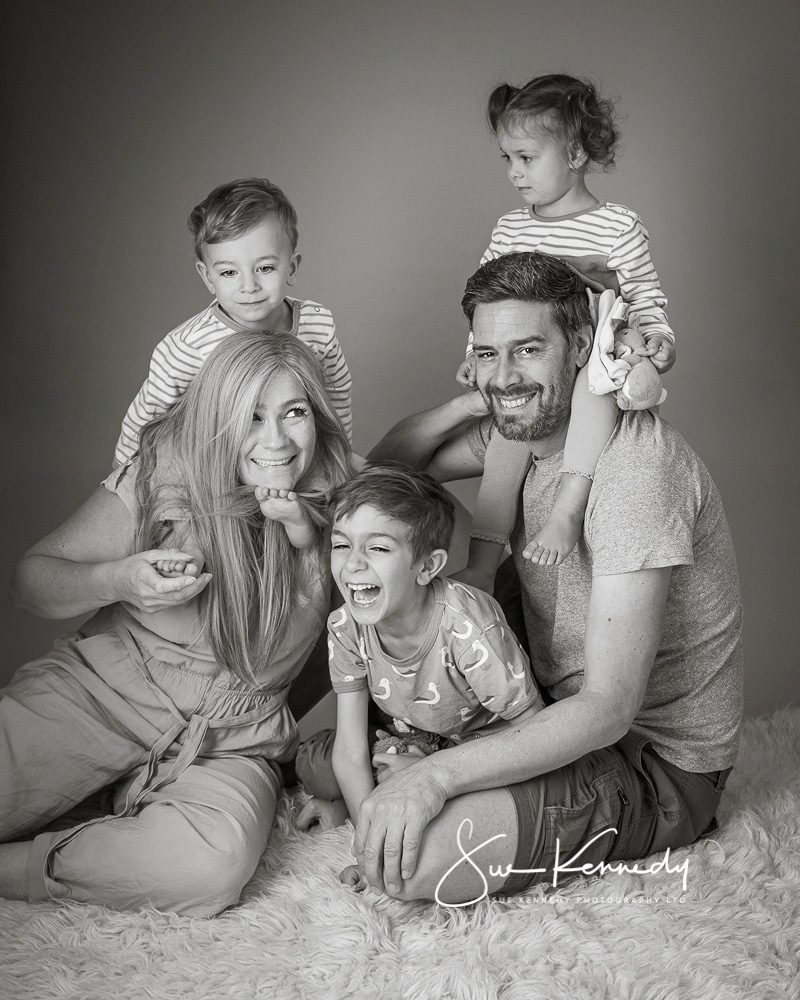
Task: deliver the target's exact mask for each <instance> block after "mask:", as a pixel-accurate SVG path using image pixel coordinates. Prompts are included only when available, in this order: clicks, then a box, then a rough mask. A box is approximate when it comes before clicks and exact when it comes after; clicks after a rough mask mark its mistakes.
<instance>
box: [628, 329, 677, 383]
mask: <svg viewBox="0 0 800 1000" xmlns="http://www.w3.org/2000/svg"><path fill="white" fill-rule="evenodd" d="M646 344H647V347H646V348H645V349H644V350H642V349H641V348H639V349H637V351H636V353H637V354H639V355H641V356H642V357H643V358H650V360H651V361H652V362H653V365H654V366H655V369H656V371H657V372H658V373H659V375H664V374H665V373H666V372H668V371H669V370H670V368H672V366H673V365H674V364H675V358H676V351H675V343H674V341H673V340H671V339H670V338H669V337H667V336H666V335H665V334H663V333H652V334H650V336H649V337H646Z"/></svg>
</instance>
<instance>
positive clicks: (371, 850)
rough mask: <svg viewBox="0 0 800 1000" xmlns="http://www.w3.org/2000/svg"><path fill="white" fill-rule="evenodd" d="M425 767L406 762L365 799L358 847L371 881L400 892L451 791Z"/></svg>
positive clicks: (380, 886)
mask: <svg viewBox="0 0 800 1000" xmlns="http://www.w3.org/2000/svg"><path fill="white" fill-rule="evenodd" d="M422 770H423V769H422V768H421V767H415V768H406V769H405V770H403V771H399V772H397V773H396V774H394V775H393V776H392V777H391V779H387V780H386V781H384V782H383V783H382V784H380V785H379V786H378V787H377V788H376V789H375V790H374V791H373V792H372V793H371V794H370V795H368V796H367V797H366V798H365V799H364V801H363V802H362V803H361V808H360V809H359V811H358V822H357V823H356V835H355V840H354V842H353V852H354V854H355V856H356V858H357V860H358V863H359V865H360V866H361V870H362V871H363V872H364V874H365V876H366V879H367V881H368V882H369V884H370V885H371V886H373V887H374V888H376V889H379V890H380V891H381V892H385V891H386V888H385V887H387V886H388V888H389V891H390V892H398V891H399V889H400V885H401V883H402V881H403V879H408V878H411V876H412V875H413V874H414V872H415V870H416V867H417V857H418V856H419V849H420V845H421V843H422V835H423V833H424V832H425V827H426V826H427V825H428V824H429V823H430V821H431V820H432V819H434V818H435V817H436V816H438V815H439V813H440V812H441V811H442V809H443V808H444V805H445V803H446V802H447V792H446V790H445V789H444V787H443V786H442V785H440V784H439V783H438V782H437V781H436V780H435V778H433V777H430V776H429V775H428V774H426V773H420V772H422Z"/></svg>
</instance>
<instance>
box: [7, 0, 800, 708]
mask: <svg viewBox="0 0 800 1000" xmlns="http://www.w3.org/2000/svg"><path fill="white" fill-rule="evenodd" d="M793 10H794V5H790V4H786V5H784V4H776V3H770V2H762V3H760V4H759V5H757V6H756V5H754V4H748V5H745V4H740V3H730V2H727V0H725V2H723V0H719V2H702V0H701V2H687V3H684V2H675V0H671V2H669V3H661V4H654V3H640V2H639V3H633V2H631V3H626V2H613V0H612V2H599V3H598V2H596V0H593V2H574V0H573V2H571V3H561V4H555V3H553V4H551V3H540V2H536V0H525V2H517V0H495V2H493V3H483V4H480V3H475V2H454V0H438V2H436V3H429V2H425V3H414V2H410V3H409V2H406V3H403V4H382V3H374V2H372V3H361V2H351V3H347V2H345V3H323V2H317V3H305V2H302V0H299V2H296V3H293V4H277V3H267V2H265V3H246V2H214V3H210V2H197V0H193V2H183V0H172V2H170V3H163V2H158V3H151V2H142V0H138V2H136V3H133V4H131V3H121V2H102V3H88V2H71V3H69V4H63V3H42V2H30V3H27V4H25V5H24V6H22V7H17V8H16V9H15V11H14V13H13V15H12V16H11V17H10V18H9V17H8V15H7V16H6V23H5V29H4V31H5V48H6V50H7V51H6V53H5V58H4V73H5V81H4V87H3V101H4V108H5V111H4V114H5V125H4V139H5V149H6V167H5V171H4V202H5V204H4V209H3V218H4V229H5V239H4V248H5V254H4V258H5V259H4V281H5V286H4V290H3V291H4V294H3V300H2V301H3V323H2V326H3V333H4V337H5V348H4V351H3V362H4V366H5V372H4V378H3V392H2V405H3V408H4V416H3V421H2V426H3V429H4V432H5V435H6V450H5V460H4V462H3V466H2V468H3V475H4V480H5V481H4V496H5V509H4V524H3V528H4V530H3V548H2V572H3V574H4V575H5V576H6V577H8V576H9V575H10V573H11V570H12V568H13V565H14V563H15V561H16V559H17V558H18V557H19V555H21V553H22V552H23V550H24V549H25V548H26V547H27V546H29V545H30V544H32V543H33V542H34V541H35V540H36V539H37V538H38V537H40V536H41V535H43V534H44V533H45V532H47V531H49V530H50V529H51V528H53V527H54V526H55V525H57V524H58V523H59V522H60V521H61V520H63V519H64V518H65V517H66V516H67V515H68V514H70V513H71V512H72V511H73V510H74V509H75V507H77V505H78V504H79V503H80V502H81V501H82V500H83V499H84V498H85V497H86V496H87V495H88V494H89V493H90V492H91V490H92V489H93V488H94V487H95V486H96V485H97V483H99V481H100V479H101V478H102V477H103V476H104V474H105V473H106V472H107V471H108V469H109V466H110V462H111V456H112V450H113V445H114V442H115V440H116V436H117V431H118V427H119V422H120V419H121V417H122V414H123V412H124V411H125V408H126V407H127V405H128V402H129V401H130V399H131V398H132V397H133V395H134V393H135V392H136V390H137V389H138V387H139V385H140V383H141V380H142V378H143V376H144V374H145V371H146V366H147V362H148V359H149V356H150V353H151V350H152V348H153V346H154V345H155V344H156V342H157V341H158V340H159V339H160V338H161V337H162V336H163V335H164V334H165V333H166V332H167V331H168V330H170V329H171V328H172V327H173V326H175V325H176V324H177V323H178V322H180V321H181V320H183V319H184V318H186V317H188V316H189V315H191V314H192V313H194V312H196V311H197V310H199V309H200V308H202V307H203V306H204V304H205V303H206V302H207V295H206V293H205V290H204V289H203V287H202V285H201V283H200V281H199V279H198V278H197V276H196V274H195V272H194V267H193V262H192V254H191V249H190V245H189V239H188V234H187V231H186V226H185V219H186V215H187V214H188V212H189V210H190V209H191V207H192V206H193V205H194V204H195V203H196V202H197V201H199V200H200V199H201V198H202V197H203V196H204V195H205V194H206V193H207V192H208V191H209V190H210V188H211V187H213V186H214V185H216V184H218V183H220V182H221V181H224V180H229V179H232V178H235V177H241V176H246V175H251V174H259V175H264V176H268V177H270V178H271V179H273V180H274V181H275V182H277V183H278V184H280V185H281V186H282V187H284V188H285V190H286V191H287V193H288V194H289V196H290V197H291V198H292V200H293V201H294V204H295V205H296V207H297V210H298V213H299V216H300V249H301V251H302V253H303V265H302V268H301V271H300V276H299V281H298V285H297V293H298V294H299V295H301V296H303V297H306V298H314V299H317V300H319V301H321V302H323V303H324V304H325V305H327V306H329V307H330V308H331V309H332V310H333V312H334V315H335V317H336V320H337V323H338V330H339V335H340V339H341V343H342V345H343V347H344V350H345V352H346V355H347V358H348V360H349V363H350V367H351V370H352V373H353V377H354V380H355V393H354V404H355V435H356V445H357V448H358V449H359V450H360V451H362V452H364V451H366V450H367V449H368V448H369V447H370V446H371V445H372V444H373V443H374V442H375V440H376V439H377V438H378V436H379V435H380V434H382V433H383V432H384V431H385V430H386V429H387V428H388V427H389V426H390V425H391V424H392V423H394V422H395V421H396V420H397V419H399V418H400V417H401V416H403V415H405V414H406V413H408V412H411V411H414V410H417V409H421V408H423V407H426V406H429V405H432V404H434V403H437V402H440V401H442V400H444V399H445V398H446V397H447V396H448V394H449V393H452V392H453V391H454V390H455V389H456V384H455V382H454V380H453V373H454V371H455V369H456V366H457V364H458V362H459V359H460V358H461V357H462V355H463V349H464V340H465V336H466V329H465V326H464V322H463V321H462V318H461V315H460V311H459V305H458V303H459V299H460V296H461V291H462V289H463V285H464V282H465V280H466V278H467V277H468V276H469V275H470V273H471V272H472V271H473V270H474V269H475V267H476V266H477V264H478V261H479V259H480V256H481V253H482V251H483V249H484V247H485V246H486V244H487V241H488V237H489V234H490V232H491V229H492V226H493V224H494V222H495V220H496V219H497V217H498V216H499V215H501V214H502V213H503V212H506V211H509V210H510V209H512V208H514V207H516V206H517V204H518V202H517V199H516V196H515V194H514V192H513V190H512V189H511V187H510V185H509V184H508V182H507V181H506V179H505V175H504V170H503V166H502V164H501V162H500V158H499V155H498V152H497V150H496V147H495V145H494V142H493V140H492V138H491V136H490V135H489V134H488V132H487V131H486V128H485V126H484V124H483V117H482V116H483V108H484V104H485V99H486V96H487V95H488V93H489V91H490V90H491V88H492V87H493V86H494V85H496V84H497V83H498V82H500V81H502V80H506V79H507V80H509V81H511V82H518V83H519V82H523V81H524V80H526V79H528V78H529V77H530V76H532V75H535V74H538V73H542V72H550V71H559V70H565V71H568V72H573V73H577V74H584V75H588V76H590V77H592V78H594V79H595V80H597V81H598V82H599V83H600V84H601V86H602V87H603V89H604V90H605V91H606V92H608V93H610V94H612V95H618V96H619V98H620V105H619V107H620V111H621V113H622V116H623V117H622V126H623V130H624V150H623V153H622V155H621V157H620V160H619V166H618V167H617V169H616V170H615V171H613V172H612V173H610V174H608V175H603V174H600V175H598V176H597V177H596V178H595V179H594V180H593V181H592V182H591V184H590V187H591V188H592V190H594V191H595V193H597V194H598V195H600V196H601V197H605V198H608V199H609V200H618V201H621V202H623V203H624V204H627V205H629V206H630V207H632V208H634V209H636V210H637V211H638V212H639V213H640V214H641V216H642V217H643V219H644V221H645V224H646V225H647V227H648V228H649V230H650V234H651V245H652V251H653V258H654V260H655V264H656V267H657V269H658V271H659V273H660V276H661V279H662V284H663V286H664V288H665V290H666V292H667V294H668V296H669V300H670V304H669V310H668V311H669V316H670V320H671V322H672V325H673V328H674V329H675V331H676V333H677V337H678V345H679V352H678V363H677V365H676V367H675V369H674V371H673V373H672V374H671V375H670V376H668V382H667V385H668V389H669V399H668V401H667V403H666V404H665V406H664V408H663V412H664V415H665V416H666V417H667V418H668V419H669V420H671V421H672V422H673V423H674V424H675V425H676V426H677V427H678V428H679V429H680V430H681V431H682V432H683V433H684V434H685V436H686V437H687V438H688V439H689V441H690V442H691V443H692V444H693V445H694V447H695V448H696V449H697V451H698V452H699V454H700V455H701V457H702V458H703V459H704V460H705V462H706V464H707V465H708V467H709V469H710V470H711V473H712V475H713V476H714V478H715V479H716V481H717V483H718V485H719V487H720V490H721V492H722V494H723V498H724V500H725V506H726V509H727V512H728V516H729V519H730V521H731V526H732V529H733V533H734V538H735V542H736V548H737V552H738V558H739V569H740V573H741V577H742V584H743V589H744V597H745V603H746V627H747V632H746V637H747V658H746V663H747V684H746V707H747V710H748V712H749V713H751V714H752V713H759V712H764V711H771V710H772V709H773V708H775V707H777V706H780V705H783V704H786V703H787V702H789V701H790V700H791V699H792V698H794V697H795V696H796V695H797V693H798V688H799V684H798V676H799V675H800V672H799V671H798V669H797V668H798V649H800V627H799V626H800V614H798V610H797V597H798V588H797V583H796V580H797V565H798V558H797V556H798V543H797V534H798V532H797V515H796V497H797V495H798V449H797V439H798V423H799V422H798V392H797V384H796V382H795V379H796V378H797V374H798V365H797V359H798V347H797V339H798V338H797V319H796V317H797V309H796V306H795V301H794V296H795V295H796V292H795V284H796V275H797V273H798V268H797V259H796V255H794V250H795V247H796V240H797V225H798V213H797V188H796V183H795V181H794V174H795V172H796V170H797V164H798V142H797V129H796V113H795V111H796V105H797V100H798V96H800V95H799V94H798V87H797V70H796V52H795V51H794V41H795V39H796V37H797V20H796V16H795V15H794V14H793ZM462 495H465V496H467V497H468V496H470V495H471V494H470V493H469V491H467V493H465V494H462ZM2 615H3V621H2V634H3V644H4V654H3V660H2V668H1V672H0V682H1V681H2V680H3V679H6V678H7V677H8V676H9V675H10V673H11V672H12V671H13V669H14V668H15V667H16V666H17V665H18V664H19V663H21V662H23V661H24V660H26V659H28V658H31V657H33V656H34V655H36V654H38V653H40V652H43V651H44V650H45V649H46V648H47V646H48V643H49V641H50V639H51V638H52V637H53V636H54V635H55V634H56V633H57V631H58V630H59V629H62V628H63V626H62V625H57V624H56V623H48V622H39V621H36V620H34V619H32V618H30V617H29V616H27V615H25V614H23V613H21V612H17V611H15V610H13V609H12V608H11V606H10V604H8V603H5V604H3V608H2Z"/></svg>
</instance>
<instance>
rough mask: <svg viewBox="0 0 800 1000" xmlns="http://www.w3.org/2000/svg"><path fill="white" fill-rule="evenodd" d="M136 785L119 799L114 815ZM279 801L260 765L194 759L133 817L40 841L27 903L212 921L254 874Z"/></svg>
mask: <svg viewBox="0 0 800 1000" xmlns="http://www.w3.org/2000/svg"><path fill="white" fill-rule="evenodd" d="M170 764H171V761H166V762H164V763H162V764H161V765H159V772H158V773H159V774H160V773H162V771H164V770H168V768H169V766H170ZM135 777H136V776H135V775H131V777H130V779H129V780H126V782H125V783H124V785H123V786H122V787H120V789H119V790H118V792H117V796H116V802H117V806H118V808H122V807H123V805H124V802H125V796H126V794H127V788H128V786H129V784H130V783H131V782H132V781H133V780H134V779H135ZM279 791H280V780H279V778H278V775H277V772H276V768H275V767H274V766H273V765H272V764H270V762H269V761H266V760H263V759H262V758H259V757H236V756H231V757H219V758H199V759H197V760H195V761H194V763H193V764H190V765H189V767H187V768H186V770H185V771H184V772H183V773H182V774H181V775H180V776H179V777H178V778H177V779H176V780H175V781H174V782H172V783H170V784H168V785H165V786H164V787H163V788H162V789H156V790H155V791H154V792H151V793H149V794H148V795H147V797H146V798H145V800H144V806H143V807H142V809H141V811H140V812H138V813H137V814H135V815H133V816H122V817H118V816H112V817H109V818H107V819H104V820H100V821H97V822H95V823H93V824H91V825H86V826H82V827H78V828H77V829H74V830H72V831H65V832H60V833H55V834H43V835H41V836H40V837H37V838H36V840H35V841H34V845H33V848H32V851H31V861H30V863H29V866H28V872H29V881H28V896H29V898H30V899H47V898H56V899H72V900H79V901H81V902H93V903H101V904H103V905H105V906H110V907H113V908H115V909H134V908H138V907H143V906H153V907H155V908H156V909H159V910H169V911H174V912H176V913H180V914H185V915H188V916H195V917H207V916H213V915H214V914H216V913H219V912H220V911H221V910H224V909H225V907H227V906H232V905H233V904H234V903H236V902H238V900H239V897H240V895H241V892H242V889H243V888H244V886H245V885H246V884H247V882H248V881H249V880H250V878H251V877H252V875H253V873H254V872H255V870H256V867H257V865H258V862H259V860H260V858H261V855H262V854H263V853H264V850H265V848H266V846H267V842H268V840H269V837H270V832H271V828H272V823H273V819H274V816H275V807H276V803H277V797H278V794H279Z"/></svg>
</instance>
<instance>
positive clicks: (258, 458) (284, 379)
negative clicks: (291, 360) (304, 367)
mask: <svg viewBox="0 0 800 1000" xmlns="http://www.w3.org/2000/svg"><path fill="white" fill-rule="evenodd" d="M316 444H317V428H316V423H315V421H314V414H313V412H312V409H311V403H310V402H309V400H308V396H307V395H306V393H305V390H304V389H303V387H302V386H301V384H300V382H299V381H298V380H297V379H296V378H295V377H294V375H290V374H288V373H286V372H280V373H279V374H277V375H275V376H274V378H272V379H271V380H270V382H269V383H268V384H267V386H266V387H265V389H264V391H263V393H262V395H261V399H260V400H259V401H258V404H257V406H256V408H255V412H254V413H253V416H252V422H251V425H250V430H249V432H248V433H247V436H246V437H245V439H244V441H243V443H242V446H241V448H240V450H239V478H240V479H241V481H242V483H243V484H244V485H246V486H262V487H267V488H269V487H271V488H273V489H284V490H291V489H294V487H295V486H296V484H297V483H298V482H299V481H300V479H301V478H302V477H303V475H304V474H305V473H306V472H307V471H308V469H309V468H310V467H311V462H312V460H313V458H314V451H315V448H316Z"/></svg>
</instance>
